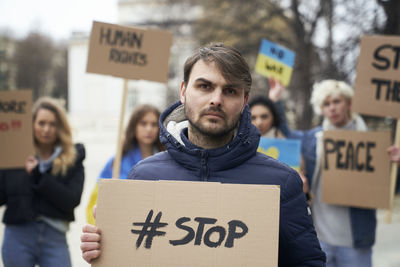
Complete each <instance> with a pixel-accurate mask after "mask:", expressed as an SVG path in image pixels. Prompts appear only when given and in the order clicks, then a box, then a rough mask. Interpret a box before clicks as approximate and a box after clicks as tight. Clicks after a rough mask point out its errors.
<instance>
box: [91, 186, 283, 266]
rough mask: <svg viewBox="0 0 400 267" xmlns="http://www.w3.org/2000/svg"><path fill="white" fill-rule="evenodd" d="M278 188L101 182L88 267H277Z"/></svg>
mask: <svg viewBox="0 0 400 267" xmlns="http://www.w3.org/2000/svg"><path fill="white" fill-rule="evenodd" d="M279 199H280V189H279V187H278V186H267V185H237V184H220V183H210V182H182V181H179V182H178V181H138V180H119V179H105V180H101V181H100V184H99V199H98V206H97V211H96V215H97V217H96V224H97V225H98V226H99V227H100V229H101V230H102V240H101V243H102V254H101V256H100V258H99V259H98V260H97V261H95V262H94V263H93V266H96V267H97V266H107V267H108V266H114V267H118V266H121V267H125V266H140V267H146V266H152V267H166V266H167V267H168V266H171V267H172V266H175V267H179V266H181V267H187V266H193V267H197V266H198V267H200V266H215V267H217V266H275V267H276V266H278V240H279Z"/></svg>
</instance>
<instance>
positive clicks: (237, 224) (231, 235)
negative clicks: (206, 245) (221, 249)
mask: <svg viewBox="0 0 400 267" xmlns="http://www.w3.org/2000/svg"><path fill="white" fill-rule="evenodd" d="M228 225H229V232H228V237H227V238H226V242H225V247H227V248H232V247H233V243H234V241H235V239H239V238H242V237H243V236H245V235H246V234H247V232H248V231H249V228H248V227H247V225H246V224H245V223H244V222H242V221H239V220H232V221H230V222H229V223H228ZM236 228H241V229H242V232H236Z"/></svg>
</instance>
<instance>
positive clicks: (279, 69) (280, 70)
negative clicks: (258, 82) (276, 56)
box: [265, 63, 283, 74]
mask: <svg viewBox="0 0 400 267" xmlns="http://www.w3.org/2000/svg"><path fill="white" fill-rule="evenodd" d="M265 68H266V69H267V70H268V71H272V72H276V73H278V74H282V73H283V67H278V66H276V65H274V64H272V65H271V64H268V63H266V64H265Z"/></svg>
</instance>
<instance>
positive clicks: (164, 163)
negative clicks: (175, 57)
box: [81, 44, 325, 266]
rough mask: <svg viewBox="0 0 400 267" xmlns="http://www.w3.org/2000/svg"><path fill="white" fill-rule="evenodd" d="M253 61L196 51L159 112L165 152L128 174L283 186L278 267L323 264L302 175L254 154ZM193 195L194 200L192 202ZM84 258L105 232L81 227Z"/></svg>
mask: <svg viewBox="0 0 400 267" xmlns="http://www.w3.org/2000/svg"><path fill="white" fill-rule="evenodd" d="M251 82H252V79H251V75H250V71H249V67H248V65H247V63H246V62H245V60H244V59H243V57H242V56H241V55H240V53H239V52H238V51H236V50H235V49H233V48H231V47H226V46H223V45H222V44H215V45H210V46H207V47H204V48H201V49H199V50H198V51H197V52H195V53H194V55H192V56H191V57H190V58H189V59H188V60H187V61H186V63H185V66H184V81H183V82H182V84H181V91H180V93H181V95H180V98H181V101H180V102H177V103H175V104H173V105H172V106H170V107H169V108H168V109H167V110H166V111H165V112H164V113H163V114H162V115H161V117H160V137H161V141H162V142H163V143H164V144H165V146H166V148H167V151H166V152H161V153H158V154H156V155H154V156H153V157H149V158H147V159H146V160H143V161H141V162H140V163H138V164H137V165H136V166H135V167H134V168H133V169H132V170H131V173H130V175H129V176H130V178H131V179H147V180H186V181H210V182H223V183H240V184H273V185H280V188H281V200H280V205H281V206H280V230H279V266H324V265H325V263H324V262H325V254H324V253H323V252H322V251H321V248H320V245H319V242H318V239H317V236H316V233H315V231H314V227H313V223H312V219H311V216H310V215H309V213H308V211H307V209H308V207H307V203H306V200H305V197H304V194H303V191H302V182H301V179H300V177H299V176H298V174H297V173H296V172H295V171H294V170H292V169H290V168H288V167H287V166H286V165H283V164H280V163H278V162H277V161H275V160H273V159H271V158H269V157H267V156H265V155H262V154H260V153H257V152H256V151H257V147H258V143H259V138H260V136H259V132H258V131H257V129H256V128H255V127H254V126H253V125H252V124H251V120H250V112H249V108H248V106H247V105H246V104H247V100H248V95H249V91H250V87H251ZM193 201H195V200H193ZM83 232H84V233H83V235H82V237H81V239H82V245H81V249H82V252H83V258H84V259H85V260H86V261H88V262H90V261H91V260H92V259H94V258H96V257H98V256H99V255H100V244H99V240H100V230H99V229H97V228H96V227H94V226H89V225H87V226H85V227H84V229H83Z"/></svg>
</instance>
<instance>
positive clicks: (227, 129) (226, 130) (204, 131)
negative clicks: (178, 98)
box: [185, 105, 241, 138]
mask: <svg viewBox="0 0 400 267" xmlns="http://www.w3.org/2000/svg"><path fill="white" fill-rule="evenodd" d="M209 112H213V113H219V114H220V115H221V116H222V117H223V121H224V122H225V123H224V124H225V125H224V127H220V128H219V129H210V128H212V127H206V126H204V125H203V124H202V123H200V120H201V118H202V117H203V116H204V115H205V114H207V113H209ZM191 114H192V112H191V110H190V108H188V106H187V105H185V115H186V118H187V119H188V121H189V124H190V125H191V126H192V127H193V128H194V129H195V130H196V131H197V132H198V133H200V134H201V135H203V136H206V137H211V138H223V137H225V136H227V135H230V134H231V132H232V131H233V130H234V129H235V128H236V127H237V126H238V124H239V120H240V116H241V114H240V113H239V115H238V116H237V118H234V119H233V121H232V124H227V123H226V121H225V118H226V115H225V112H223V111H222V110H221V108H219V107H210V108H208V109H206V110H203V111H202V112H201V113H200V115H199V118H198V121H197V122H195V121H193V120H192V119H191V118H190V115H191ZM209 123H211V122H209Z"/></svg>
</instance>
